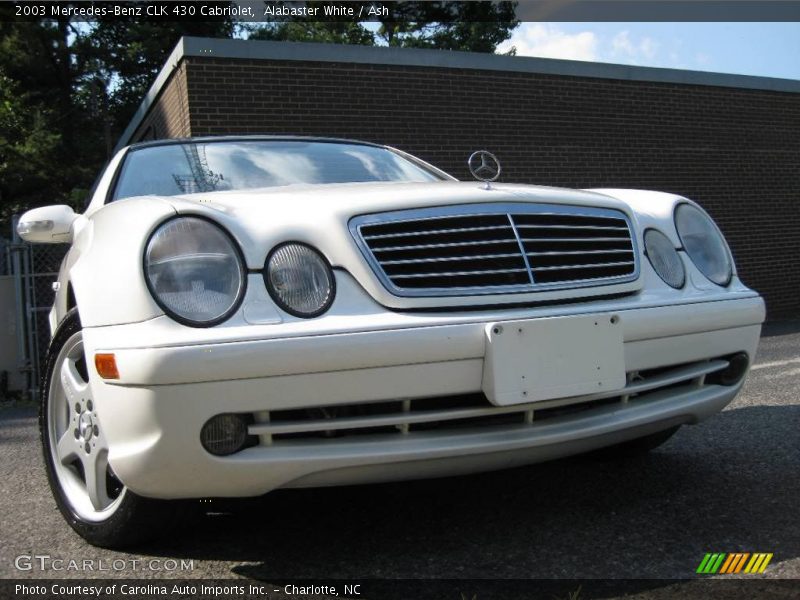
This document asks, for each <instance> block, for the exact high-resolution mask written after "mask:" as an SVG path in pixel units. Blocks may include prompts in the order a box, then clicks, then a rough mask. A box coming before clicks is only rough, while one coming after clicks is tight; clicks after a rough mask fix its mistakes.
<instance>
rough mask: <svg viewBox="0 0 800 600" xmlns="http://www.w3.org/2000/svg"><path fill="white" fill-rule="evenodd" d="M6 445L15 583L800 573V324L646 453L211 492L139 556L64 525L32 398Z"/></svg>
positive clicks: (3, 532) (5, 496) (2, 524)
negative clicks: (221, 494) (386, 480)
mask: <svg viewBox="0 0 800 600" xmlns="http://www.w3.org/2000/svg"><path fill="white" fill-rule="evenodd" d="M0 457H1V459H0V498H1V499H2V500H1V505H0V539H1V540H2V543H0V577H4V578H17V577H35V578H41V577H87V576H88V577H92V576H99V577H128V578H161V577H181V578H198V577H202V578H236V577H248V578H254V579H261V580H264V581H272V580H278V579H280V580H288V579H292V578H303V579H309V578H315V579H319V580H324V579H326V578H331V577H336V578H457V579H463V578H512V579H527V578H597V579H606V578H643V579H682V578H687V577H689V578H691V577H694V573H695V570H696V568H697V566H698V563H699V562H700V560H701V559H702V558H703V556H704V554H705V553H706V552H769V553H773V554H774V557H773V558H772V561H771V563H770V565H769V567H768V568H767V570H766V572H765V573H764V574H763V575H762V576H759V577H762V578H767V579H769V578H789V579H797V580H798V583H800V518H798V507H800V322H793V323H786V324H783V325H776V326H771V327H768V328H767V329H766V330H765V336H764V337H763V338H762V342H761V347H760V351H759V355H758V357H757V361H756V364H755V365H754V368H753V370H752V372H751V374H750V376H749V379H748V381H747V383H746V385H745V388H744V391H743V392H742V393H741V394H740V395H739V396H738V398H737V399H736V400H735V401H734V402H733V403H732V404H731V405H730V406H728V407H727V408H726V409H725V410H724V411H723V412H722V413H721V414H719V415H716V416H715V417H713V418H711V419H709V420H707V421H705V422H703V423H701V424H699V425H696V426H691V427H683V428H682V429H681V430H680V431H679V432H678V433H677V434H676V435H675V436H674V437H673V438H672V439H671V440H670V441H669V442H667V444H665V445H664V446H662V447H661V448H659V449H657V450H656V451H654V452H652V453H651V454H649V455H648V456H646V457H642V458H637V459H632V460H627V461H623V462H603V461H599V460H596V459H588V458H573V459H568V460H561V461H557V462H552V463H546V464H540V465H534V466H530V467H524V468H517V469H513V470H507V471H501V472H493V473H485V474H478V475H471V476H465V477H456V478H448V479H439V480H430V481H417V482H407V483H396V484H383V485H371V486H360V487H348V488H329V489H318V490H287V491H280V492H275V493H272V494H269V495H267V496H265V497H264V498H259V499H256V500H248V501H241V502H224V503H211V504H209V505H208V506H207V507H206V508H207V509H208V513H207V514H205V515H198V516H197V517H195V518H192V519H190V520H189V522H188V523H187V524H186V525H185V526H184V527H182V528H181V529H180V530H179V531H178V532H176V533H175V534H173V535H171V536H170V537H169V538H167V539H164V540H161V541H160V542H157V543H153V544H150V545H148V546H146V547H143V548H139V549H138V551H137V552H131V553H126V552H112V551H106V550H101V549H98V548H94V547H92V546H89V545H87V544H86V543H84V542H83V541H82V540H81V539H80V538H78V536H77V535H76V534H74V533H73V532H72V530H71V529H69V527H68V526H67V525H66V524H65V523H64V522H63V520H62V518H61V516H60V514H59V513H58V511H57V509H56V507H55V504H54V502H53V499H52V498H51V496H50V492H49V489H48V486H47V483H46V481H45V475H44V470H43V466H42V460H41V456H40V450H39V440H38V432H37V425H36V418H35V410H34V408H33V407H30V406H28V407H24V406H22V407H20V406H17V407H8V406H6V407H4V408H0ZM43 555H46V556H49V557H50V559H46V560H43V559H26V558H23V559H22V563H21V565H22V567H23V570H19V569H18V568H17V567H19V566H20V559H19V558H18V557H20V556H23V557H26V556H43ZM56 559H62V560H63V561H65V562H64V563H57V564H60V565H61V566H62V567H63V565H64V564H68V561H70V560H75V561H81V562H83V561H87V560H88V561H90V562H89V563H88V564H90V565H94V566H95V571H94V572H93V571H92V570H89V571H84V570H65V569H63V568H62V569H61V570H55V569H53V568H52V566H53V565H52V561H53V560H56ZM37 561H38V563H37ZM48 561H49V562H48ZM115 561H116V562H115ZM134 561H136V562H134ZM43 564H44V568H42V565H43ZM181 564H183V565H184V567H185V569H183V570H182V569H181ZM48 565H49V566H48ZM103 565H105V569H106V570H102V571H98V570H96V569H99V568H101V567H102V566H103ZM26 566H30V567H31V568H30V569H26V568H25V567H26ZM112 566H113V568H112ZM116 567H119V568H118V569H117V568H116ZM189 567H191V568H189ZM690 584H691V582H690ZM798 590H800V586H798ZM652 597H656V596H652Z"/></svg>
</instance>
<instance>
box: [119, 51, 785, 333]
mask: <svg viewBox="0 0 800 600" xmlns="http://www.w3.org/2000/svg"><path fill="white" fill-rule="evenodd" d="M230 133H276V134H308V135H320V136H336V137H350V138H356V139H362V140H369V141H375V142H380V143H385V144H389V145H392V146H397V147H399V148H401V149H403V150H406V151H408V152H411V153H412V154H415V155H417V156H420V157H421V158H423V159H425V160H428V161H430V162H432V163H433V164H435V165H437V166H439V167H441V168H443V169H445V170H446V171H449V172H450V173H452V174H453V175H455V176H456V177H459V178H468V177H469V175H468V172H467V170H466V159H467V156H468V155H469V154H470V152H472V151H473V150H476V149H480V148H485V149H488V150H491V151H493V152H494V153H495V154H497V155H498V156H499V158H500V160H501V162H502V164H503V179H504V180H505V181H512V182H522V183H537V184H546V185H556V186H568V187H632V188H643V189H656V190H662V191H670V192H676V193H679V194H681V195H684V196H687V197H690V198H692V199H694V200H696V201H697V202H699V203H700V204H702V205H703V206H704V207H705V208H706V209H707V210H708V211H709V212H710V213H711V214H712V216H713V217H714V218H715V219H716V220H717V222H718V223H719V225H720V227H721V228H722V230H723V231H724V233H725V234H726V236H727V238H728V240H729V243H730V245H731V247H732V250H733V253H734V255H735V258H736V261H737V265H738V267H739V272H740V275H741V277H742V278H743V279H744V281H745V282H746V283H747V284H748V285H750V286H752V287H754V288H755V289H757V290H759V291H760V292H761V293H762V294H764V296H765V298H766V300H767V307H768V311H769V317H770V318H772V319H775V318H784V317H792V316H797V315H798V314H800V211H798V208H797V204H798V202H800V81H791V80H780V79H767V78H761V77H749V76H738V75H722V74H716V73H700V72H692V71H678V70H671V69H653V68H643V67H629V66H621V65H606V64H596V63H581V62H573V61H562V60H549V59H537V58H523V57H506V56H494V55H484V54H470V53H462V52H447V51H436V50H407V49H390V48H367V47H356V46H334V45H321V44H293V43H280V42H256V41H243V40H211V39H200V38H184V39H183V40H181V42H180V43H179V44H178V46H177V47H176V48H175V51H174V52H173V53H172V55H171V56H170V58H169V60H168V61H167V63H166V65H165V66H164V68H163V69H162V71H161V73H160V74H159V76H158V78H157V80H156V82H155V83H154V85H153V87H152V88H151V90H150V91H149V93H148V95H147V97H146V98H145V99H144V101H143V103H142V106H141V107H140V109H139V111H138V112H137V114H136V115H135V117H134V119H133V121H132V122H131V124H130V125H129V127H128V129H127V130H126V132H125V133H124V135H123V136H122V139H121V140H120V144H121V145H124V144H127V143H130V142H134V141H140V140H146V139H154V138H167V137H185V136H198V135H214V134H230Z"/></svg>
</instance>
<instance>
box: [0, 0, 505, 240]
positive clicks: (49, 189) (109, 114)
mask: <svg viewBox="0 0 800 600" xmlns="http://www.w3.org/2000/svg"><path fill="white" fill-rule="evenodd" d="M130 4H131V5H136V4H141V2H140V1H139V0H132V1H131V2H130ZM308 4H309V5H316V6H319V7H320V9H322V7H324V5H325V4H331V3H330V2H309V3H308ZM350 4H351V5H352V6H354V7H355V9H356V10H358V9H359V7H360V5H361V4H363V6H364V7H365V8H364V11H365V13H364V14H366V10H367V7H368V6H370V4H371V3H367V2H364V3H350ZM384 4H385V5H390V7H391V9H392V13H391V15H390V17H387V18H386V20H385V21H381V22H380V24H379V27H378V28H377V31H375V28H374V27H372V28H367V27H365V26H364V25H363V24H361V23H357V22H333V21H330V22H325V21H314V20H311V19H291V20H283V21H280V20H279V21H276V22H274V23H267V24H264V25H261V26H256V27H247V28H246V29H247V30H248V32H249V37H251V38H254V39H265V40H286V41H301V42H310V41H314V42H327V43H338V44H359V45H389V46H404V47H416V48H442V49H448V50H468V51H475V52H494V51H495V49H496V48H497V45H498V44H500V43H501V42H503V41H504V40H506V39H508V38H509V37H510V35H511V31H512V30H513V29H514V27H516V26H517V24H518V21H516V19H515V18H514V9H515V7H516V2H462V3H456V2H388V3H384ZM13 10H14V7H13V5H12V4H10V3H0V236H4V237H5V236H8V235H9V233H10V232H9V229H8V223H9V220H10V217H11V215H12V214H15V213H18V212H20V211H22V210H25V209H27V208H31V207H34V206H40V205H44V204H55V203H66V204H70V205H72V206H73V207H75V208H76V209H80V208H82V206H83V204H84V202H85V200H86V195H87V194H88V190H89V189H90V188H91V186H92V182H93V180H94V177H95V176H96V175H97V173H98V172H99V170H100V168H101V166H102V164H103V163H104V162H105V161H106V160H108V158H109V157H110V154H111V151H112V149H113V147H114V145H115V143H116V141H117V139H118V138H119V136H120V135H121V133H122V131H123V130H124V128H125V126H126V125H127V124H128V122H129V121H130V119H131V117H132V115H133V113H134V111H135V110H136V108H137V107H138V105H139V103H140V102H141V99H142V97H143V96H144V94H145V93H146V91H147V89H148V87H149V86H150V85H151V84H152V82H153V80H154V78H155V76H156V74H157V72H158V70H159V69H160V68H161V66H162V65H163V64H164V62H165V61H166V59H167V57H168V55H169V53H170V52H171V50H172V49H173V48H174V46H175V44H176V43H177V41H178V40H179V39H180V37H181V36H183V35H193V36H201V37H231V36H233V35H234V34H235V33H236V26H235V25H234V24H233V23H232V22H231V21H214V22H187V23H171V22H162V21H159V20H150V19H142V20H139V21H131V20H125V21H100V22H98V23H93V24H87V23H78V22H73V21H71V20H70V19H68V18H64V19H56V20H48V21H46V22H44V21H42V22H21V21H17V20H15V19H14V18H13Z"/></svg>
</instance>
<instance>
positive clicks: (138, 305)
mask: <svg viewBox="0 0 800 600" xmlns="http://www.w3.org/2000/svg"><path fill="white" fill-rule="evenodd" d="M174 214H175V210H174V209H173V207H172V205H171V204H170V203H169V202H167V201H165V200H162V199H159V198H155V197H141V198H131V199H125V200H120V201H117V202H113V203H111V204H109V205H107V206H104V207H103V208H101V209H100V210H98V211H97V212H94V213H93V214H91V215H90V216H89V218H88V220H87V223H86V225H85V226H84V227H83V228H82V229H81V231H80V232H79V233H78V235H77V236H76V238H75V240H74V241H73V245H72V248H71V249H70V252H69V255H68V257H67V261H66V264H65V268H66V271H67V273H68V277H69V283H70V285H71V286H72V291H73V293H74V295H75V300H76V302H77V305H78V311H79V313H80V316H81V323H82V324H83V326H84V327H102V326H106V325H122V324H124V323H136V322H140V321H145V320H147V319H152V318H154V317H157V316H159V315H162V314H164V312H163V311H162V310H161V309H160V308H159V307H158V305H157V304H156V303H155V301H154V300H153V298H152V296H151V295H150V292H149V291H148V289H147V285H146V284H145V280H144V268H143V260H142V257H143V256H144V249H145V244H146V243H147V240H148V238H149V236H150V234H151V233H152V231H153V230H154V229H155V227H156V226H157V225H158V224H159V223H161V222H162V221H163V220H164V219H166V218H168V217H170V216H172V215H174Z"/></svg>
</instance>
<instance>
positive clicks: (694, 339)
mask: <svg viewBox="0 0 800 600" xmlns="http://www.w3.org/2000/svg"><path fill="white" fill-rule="evenodd" d="M579 313H582V314H602V315H607V314H610V313H613V314H614V315H616V316H618V317H619V324H620V327H621V328H622V340H623V354H624V363H625V371H626V373H627V374H628V382H629V383H628V385H629V386H634V387H632V388H630V390H633V391H634V392H635V389H636V388H635V386H636V385H639V386H641V385H642V383H641V378H640V377H639V373H645V374H647V377H650V380H651V381H653V382H655V383H653V384H652V385H651V386H650V388H648V394H641V395H640V394H636V393H631V394H629V393H628V391H630V390H629V389H628V388H626V389H625V390H622V391H619V392H617V393H615V394H612V395H610V396H609V395H607V397H605V398H602V400H603V401H602V402H598V401H597V400H598V397H597V395H595V396H589V395H584V396H582V397H577V398H575V397H573V398H561V399H556V400H553V401H549V402H547V401H546V402H543V403H541V404H534V405H526V406H525V407H523V408H524V409H525V410H523V409H522V408H519V407H517V408H519V410H517V408H514V407H511V408H510V409H508V408H507V407H493V406H492V405H490V404H489V403H488V402H485V403H484V405H482V406H480V407H477V408H476V407H475V406H474V405H471V406H470V407H469V408H468V409H459V408H458V407H456V409H457V410H477V411H478V412H475V413H463V414H465V415H466V414H470V415H472V414H474V415H475V416H476V417H480V418H475V419H472V420H469V419H465V420H464V421H463V423H464V426H462V427H455V428H454V427H439V426H437V427H430V426H427V427H420V428H416V427H415V426H413V425H412V426H410V427H408V426H407V422H408V421H402V417H401V418H400V421H402V423H403V424H399V425H398V426H396V427H392V426H391V425H390V426H388V427H385V426H384V425H387V424H391V422H392V421H391V419H392V416H391V414H395V413H391V414H390V415H388V416H387V415H385V414H383V415H381V414H378V415H373V416H372V417H368V418H372V419H375V420H374V421H369V423H370V424H375V425H382V426H384V427H375V428H374V429H371V430H369V431H368V434H366V435H346V433H352V431H353V429H354V428H352V429H351V428H349V427H345V426H344V425H342V426H338V430H337V431H335V432H334V433H333V435H329V434H330V433H331V432H325V435H311V433H313V432H311V430H312V429H314V427H313V426H308V425H306V426H305V427H306V429H307V430H308V431H307V433H309V435H288V436H285V437H281V436H280V435H275V436H273V435H272V433H269V432H275V431H277V432H280V431H294V430H292V425H291V424H294V425H298V423H297V421H296V418H295V420H290V421H287V422H286V423H287V424H285V425H284V430H281V429H280V427H277V428H275V424H274V423H272V422H270V415H278V414H280V413H281V412H282V411H284V412H285V411H296V410H297V409H300V408H302V409H307V412H315V409H319V408H321V407H325V408H326V409H327V408H329V407H337V406H347V407H353V406H356V407H363V406H378V405H381V403H387V402H397V403H398V406H403V407H404V408H406V409H407V408H408V406H409V404H410V405H414V403H415V402H416V401H417V400H421V399H428V398H440V397H458V396H460V395H472V396H474V395H477V394H480V393H481V392H482V385H483V373H484V357H485V353H486V341H485V331H486V327H487V325H488V324H494V323H502V322H506V321H514V320H526V319H546V318H551V317H556V316H565V315H575V314H579ZM376 315H380V316H368V317H358V316H354V317H351V318H349V319H347V318H345V319H344V320H342V319H341V318H339V321H337V322H336V323H334V324H331V323H327V324H322V325H320V326H319V327H318V328H317V330H316V331H315V330H313V329H310V328H311V327H312V326H313V320H312V321H306V322H302V323H301V322H298V323H296V324H295V326H292V323H283V324H274V325H259V326H250V327H248V328H247V329H246V331H247V335H246V337H245V336H243V335H242V331H244V330H243V329H239V328H231V329H230V330H226V329H225V328H212V330H213V331H212V330H206V331H207V332H208V333H206V335H205V337H204V338H203V337H200V336H201V333H202V331H203V330H199V331H198V330H191V333H193V334H194V335H196V336H197V337H196V339H195V340H193V341H190V340H181V341H180V343H170V341H169V340H170V339H172V338H171V335H170V331H172V330H173V329H174V328H175V327H176V325H175V324H174V323H172V322H171V321H170V320H169V319H168V318H167V317H159V318H157V319H153V320H150V321H146V322H143V323H136V324H130V325H124V326H116V327H104V328H88V329H86V330H85V331H84V336H85V345H86V349H87V352H88V353H89V354H90V355H91V353H94V352H113V353H114V354H115V355H116V358H117V365H118V368H119V371H120V376H121V377H120V379H119V380H116V381H104V380H101V379H100V378H99V377H98V376H97V374H96V373H92V374H91V384H92V388H93V394H94V397H95V399H96V404H97V410H98V414H99V416H100V420H101V423H102V426H103V427H104V428H105V433H106V436H107V438H108V440H109V444H110V454H109V460H110V463H111V465H112V467H113V469H114V471H115V473H116V474H117V475H118V476H119V477H120V479H121V480H122V481H123V482H124V483H125V484H126V485H127V486H128V487H129V488H130V489H132V490H133V491H134V492H136V493H139V494H141V495H144V496H148V497H155V498H192V497H237V496H254V495H260V494H263V493H266V492H268V491H270V490H273V489H275V488H280V487H310V486H323V485H338V484H351V483H362V482H371V481H387V480H397V479H407V478H422V477H435V476H440V475H448V474H456V473H466V472H473V471H480V470H486V469H494V468H504V467H511V466H516V465H521V464H527V463H533V462H538V461H543V460H548V459H552V458H558V457H563V456H568V455H571V454H576V453H580V452H584V451H587V450H591V449H594V448H599V447H603V446H607V445H610V444H614V443H619V442H622V441H626V440H629V439H633V438H636V437H640V436H643V435H647V434H649V433H654V432H657V431H660V430H663V429H667V428H669V427H672V426H674V425H680V424H691V423H696V422H698V421H700V420H701V419H703V418H705V417H707V416H710V415H711V414H714V413H715V412H718V411H720V410H721V409H722V408H723V407H724V406H725V405H726V404H728V403H729V402H730V401H731V400H732V399H733V398H734V396H735V395H736V394H737V392H738V391H739V389H740V388H741V385H742V383H743V378H742V379H740V380H738V381H737V382H736V383H735V384H734V385H728V386H725V385H717V384H714V383H713V382H712V383H707V380H706V377H705V375H704V373H705V372H706V371H708V372H709V373H710V372H711V371H710V370H709V368H708V365H710V364H711V365H713V364H717V363H716V362H714V361H719V360H720V359H724V357H727V356H731V355H733V354H736V353H741V352H744V353H746V354H747V355H748V357H749V358H750V360H751V361H752V359H753V358H754V356H755V352H756V348H757V344H758V338H759V335H760V331H761V323H762V322H763V320H764V304H763V301H762V299H761V298H760V297H759V296H758V295H756V294H754V293H752V292H745V291H741V292H737V293H736V294H729V295H728V296H727V297H726V299H718V300H714V301H705V302H684V303H678V304H675V303H673V304H669V305H658V303H657V302H654V301H649V302H646V301H643V300H642V298H638V297H631V298H623V299H615V300H598V301H594V302H589V303H581V304H579V305H572V306H559V307H550V308H544V307H539V308H535V309H534V308H525V309H505V310H500V309H498V310H493V311H474V312H464V313H458V314H452V313H430V314H417V315H409V314H406V313H392V312H389V311H377V312H376ZM320 323H322V321H320ZM326 326H329V328H328V329H326V328H325V327H326ZM186 329H188V328H183V329H182V330H181V331H184V330H186ZM719 364H722V363H719ZM670 367H673V369H672V370H670V369H669V368H670ZM679 375H682V378H681V377H680V376H679ZM670 378H672V379H670ZM656 384H658V385H656ZM404 401H405V402H404ZM565 406H569V407H572V408H576V407H577V408H580V409H581V410H573V411H566V412H564V411H562V412H561V413H559V412H558V411H559V409H561V408H564V407H565ZM498 409H504V410H511V411H514V412H515V415H514V418H513V421H512V422H509V421H507V420H506V421H503V422H492V421H491V418H489V417H495V416H498V415H500V414H501V412H500V411H498ZM541 409H552V410H549V411H548V410H541ZM221 413H240V414H247V415H252V416H254V418H255V419H256V423H255V425H254V428H253V429H252V432H253V433H254V435H255V436H256V438H257V440H258V443H257V444H256V445H254V446H252V447H249V448H246V449H244V450H242V451H240V452H237V453H235V454H233V455H230V456H225V457H219V456H213V455H211V454H209V453H208V452H207V451H206V450H204V448H203V447H202V445H201V442H200V431H201V429H202V427H203V425H204V424H205V423H206V421H207V420H208V419H210V418H211V417H213V416H214V415H218V414H221ZM516 413H518V414H516ZM316 414H317V415H318V414H319V411H316ZM409 414H411V415H418V416H414V417H413V418H416V419H420V420H421V421H424V424H425V425H431V423H432V422H433V421H436V422H437V423H438V424H439V425H441V424H442V423H446V422H448V419H452V418H453V416H452V415H453V414H455V413H451V412H448V410H444V409H437V411H434V412H429V413H426V412H424V411H423V412H420V413H414V412H413V411H411V412H410V413H409ZM431 415H434V416H436V417H437V418H434V416H431ZM542 416H544V417H546V418H542ZM439 417H440V418H439ZM483 417H487V420H485V421H481V418H483ZM517 417H519V418H517ZM413 418H411V419H409V420H411V421H413ZM310 422H311V423H312V424H313V423H315V422H317V423H318V422H319V420H318V419H317V420H316V421H314V420H313V419H312V420H311V421H310ZM347 423H352V424H357V423H358V421H347V420H346V421H345V424H347ZM303 427H304V425H303V424H302V423H300V424H299V425H298V428H297V431H299V432H301V433H302V431H303ZM335 427H337V426H333V427H332V428H335ZM323 429H324V427H323Z"/></svg>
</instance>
